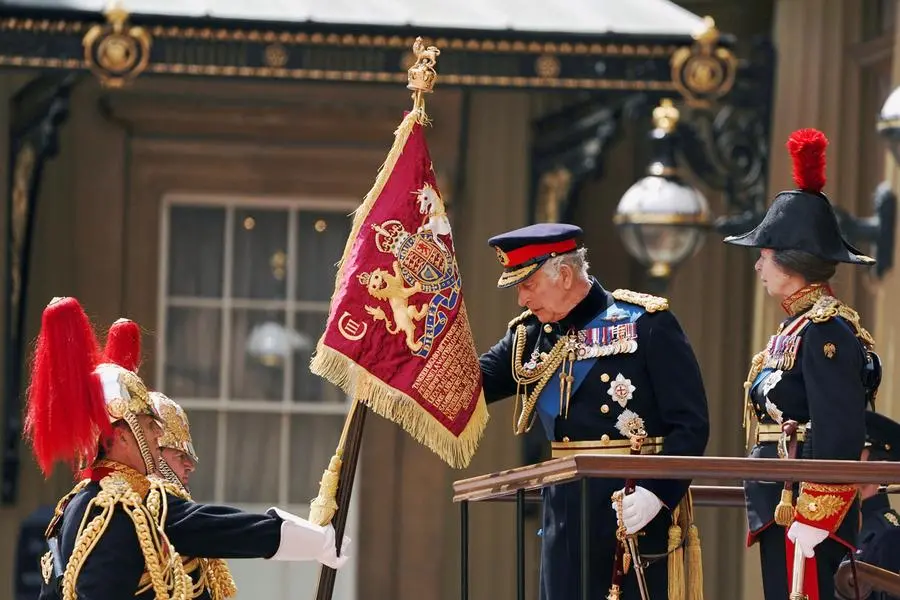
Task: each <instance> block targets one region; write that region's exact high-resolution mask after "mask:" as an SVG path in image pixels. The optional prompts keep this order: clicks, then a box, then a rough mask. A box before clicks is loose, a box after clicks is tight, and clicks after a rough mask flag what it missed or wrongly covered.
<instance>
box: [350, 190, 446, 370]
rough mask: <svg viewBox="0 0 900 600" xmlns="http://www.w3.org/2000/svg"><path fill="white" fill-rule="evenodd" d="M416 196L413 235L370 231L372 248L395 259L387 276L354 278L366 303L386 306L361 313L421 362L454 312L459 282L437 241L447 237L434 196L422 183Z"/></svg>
mask: <svg viewBox="0 0 900 600" xmlns="http://www.w3.org/2000/svg"><path fill="white" fill-rule="evenodd" d="M416 194H417V196H416V199H417V200H418V203H419V213H420V214H422V215H423V219H422V225H421V226H420V227H419V228H418V230H417V231H416V232H415V233H410V232H408V231H406V229H405V228H404V227H403V223H401V222H400V221H398V220H395V219H392V220H388V221H384V222H383V223H380V224H376V225H372V229H373V230H374V232H375V233H374V236H375V246H376V248H378V250H379V251H381V252H384V253H385V254H391V255H393V256H394V257H395V260H394V262H393V264H392V266H391V270H390V271H389V270H387V269H382V268H376V269H373V270H371V271H369V272H364V273H360V274H359V275H358V276H357V278H358V279H359V282H360V283H361V284H362V285H364V286H366V290H367V291H368V292H369V295H370V296H371V297H372V298H374V299H376V300H380V301H382V302H385V303H386V304H387V306H384V305H376V306H369V305H366V307H365V309H366V312H367V313H369V314H370V315H372V317H373V318H374V320H375V321H383V322H384V326H385V328H386V329H387V332H388V333H389V334H391V335H402V336H403V337H404V339H405V341H406V346H407V347H408V348H409V349H410V351H411V352H412V353H413V355H414V356H420V357H422V358H425V357H427V356H428V355H429V353H430V352H431V349H432V347H433V345H434V342H435V340H436V339H437V338H438V337H440V335H441V333H443V331H444V329H445V327H446V325H447V320H448V314H449V313H450V312H452V311H453V310H454V309H455V308H456V305H457V303H458V301H459V293H460V286H461V282H460V276H459V269H458V267H457V264H456V259H455V257H454V255H453V252H451V251H450V249H449V248H448V247H447V246H446V244H445V242H444V241H443V240H442V239H441V238H442V237H443V236H450V235H451V231H450V221H449V220H448V219H447V215H446V213H445V211H444V204H443V201H442V200H441V197H440V195H439V194H438V192H437V190H436V189H434V188H433V187H432V186H431V185H429V184H428V183H426V184H425V185H424V186H423V188H422V189H420V190H418V191H417V192H416ZM416 298H421V299H422V300H424V301H420V302H416ZM386 308H389V309H390V314H388V312H387V311H386V310H385V309H386ZM420 324H421V326H420Z"/></svg>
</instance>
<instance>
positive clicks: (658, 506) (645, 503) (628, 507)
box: [612, 486, 663, 534]
mask: <svg viewBox="0 0 900 600" xmlns="http://www.w3.org/2000/svg"><path fill="white" fill-rule="evenodd" d="M619 493H621V494H623V495H624V494H625V490H624V489H622V490H619ZM612 507H613V510H614V511H616V516H618V518H619V519H621V520H622V522H623V523H624V525H625V531H626V533H628V534H634V533H637V532H638V531H640V530H641V529H643V528H644V527H646V526H647V523H649V522H650V521H652V520H653V518H654V517H656V515H657V514H659V511H660V510H662V507H663V503H662V501H661V500H660V499H659V498H657V496H656V494H654V493H653V492H651V491H650V490H648V489H647V488H643V487H641V486H637V487H636V488H634V493H633V494H629V495H627V496H625V497H624V498H622V514H619V507H618V506H616V503H615V502H613V503H612Z"/></svg>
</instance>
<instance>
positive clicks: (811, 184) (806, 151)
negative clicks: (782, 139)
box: [787, 129, 828, 194]
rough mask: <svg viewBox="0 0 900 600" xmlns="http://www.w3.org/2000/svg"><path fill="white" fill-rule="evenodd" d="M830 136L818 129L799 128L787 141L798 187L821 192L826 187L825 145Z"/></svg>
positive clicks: (814, 192) (816, 192)
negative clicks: (827, 136)
mask: <svg viewBox="0 0 900 600" xmlns="http://www.w3.org/2000/svg"><path fill="white" fill-rule="evenodd" d="M827 145H828V138H826V137H825V134H824V133H822V132H821V131H819V130H818V129H799V130H797V131H795V132H794V133H792V134H791V136H790V137H789V138H788V141H787V149H788V152H790V153H791V160H792V161H793V163H794V183H795V184H797V188H798V189H800V190H803V191H804V192H809V193H811V194H819V193H821V192H822V188H824V187H825V147H826V146H827Z"/></svg>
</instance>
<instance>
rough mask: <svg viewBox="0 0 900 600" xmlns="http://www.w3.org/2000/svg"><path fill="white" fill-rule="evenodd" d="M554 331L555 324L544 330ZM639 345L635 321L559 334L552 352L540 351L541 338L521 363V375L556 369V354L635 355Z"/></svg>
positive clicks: (573, 357)
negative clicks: (529, 355)
mask: <svg viewBox="0 0 900 600" xmlns="http://www.w3.org/2000/svg"><path fill="white" fill-rule="evenodd" d="M552 331H553V329H552V326H549V325H545V326H544V332H545V333H551V332H552ZM522 333H524V328H523V331H522ZM637 347H638V346H637V331H636V327H635V324H634V323H624V324H622V325H613V326H611V327H595V328H593V329H584V330H581V331H575V332H570V333H567V334H565V335H562V336H560V338H559V340H557V342H556V344H554V346H553V348H552V349H551V350H550V351H549V352H541V351H540V350H539V348H540V340H538V341H537V342H536V343H535V348H534V351H533V352H532V353H531V357H530V358H529V360H528V361H527V362H525V363H523V364H522V367H521V371H522V372H521V374H522V375H525V376H532V377H533V376H535V375H539V374H540V373H541V372H542V371H543V370H544V369H547V368H555V367H556V366H557V365H555V364H553V363H555V362H558V361H557V360H551V359H552V358H553V357H554V355H562V356H563V357H566V356H567V357H568V358H569V360H583V359H587V358H597V357H602V356H612V355H614V354H632V353H634V352H636V351H637Z"/></svg>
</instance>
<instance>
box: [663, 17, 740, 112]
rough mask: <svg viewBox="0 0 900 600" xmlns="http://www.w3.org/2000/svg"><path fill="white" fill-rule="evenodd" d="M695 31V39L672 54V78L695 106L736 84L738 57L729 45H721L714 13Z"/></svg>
mask: <svg viewBox="0 0 900 600" xmlns="http://www.w3.org/2000/svg"><path fill="white" fill-rule="evenodd" d="M703 23H704V28H703V29H702V30H701V31H699V32H698V33H696V34H694V36H693V37H694V43H693V45H691V46H690V47H687V46H685V47H682V48H679V49H678V50H676V51H675V53H674V54H673V55H672V60H671V66H672V82H673V83H674V84H675V88H676V89H677V90H678V91H679V92H681V95H682V96H684V99H685V100H686V101H687V103H688V104H689V105H691V106H696V107H708V106H710V105H711V104H712V102H713V101H715V100H717V99H718V98H721V97H722V96H724V95H725V94H727V93H728V92H729V91H731V88H732V86H733V85H734V78H735V75H736V73H737V58H736V57H735V56H734V54H733V53H732V52H731V50H729V49H728V48H724V47H717V45H718V43H719V30H718V29H716V23H715V21H714V20H713V19H712V18H711V17H705V18H704V19H703Z"/></svg>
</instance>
